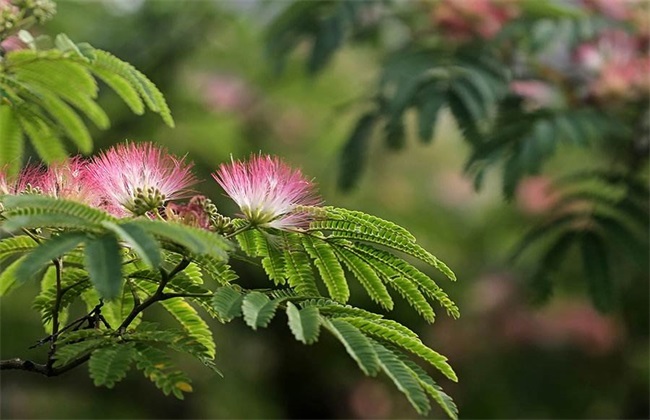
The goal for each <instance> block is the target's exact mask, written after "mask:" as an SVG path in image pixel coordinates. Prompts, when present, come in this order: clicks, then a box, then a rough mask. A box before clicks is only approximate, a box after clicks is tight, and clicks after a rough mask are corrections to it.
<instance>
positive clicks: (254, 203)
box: [212, 156, 321, 230]
mask: <svg viewBox="0 0 650 420" xmlns="http://www.w3.org/2000/svg"><path fill="white" fill-rule="evenodd" d="M212 176H213V177H214V179H215V180H216V181H217V182H218V183H219V185H221V187H222V188H223V189H224V190H225V191H226V194H228V195H229V196H230V198H232V199H233V200H234V201H235V203H237V205H238V206H239V208H240V209H241V211H242V213H243V215H244V217H245V218H246V219H248V221H249V222H250V223H251V224H252V225H254V226H260V227H271V228H275V229H282V230H295V229H300V228H304V227H307V226H308V225H309V222H310V220H311V219H312V217H311V215H310V214H308V213H306V212H304V211H300V210H299V209H298V208H297V207H298V206H315V205H319V204H320V203H321V200H320V198H319V197H318V196H317V195H316V194H315V193H314V185H313V183H312V182H311V181H309V180H307V179H306V178H305V177H304V176H303V175H302V173H301V172H300V171H299V170H297V169H292V168H291V167H289V166H288V165H286V164H285V163H284V162H282V161H281V160H280V159H278V158H273V157H271V156H252V157H251V158H250V160H248V161H247V162H241V161H238V162H235V161H234V160H233V161H232V162H231V163H229V164H222V165H221V166H220V167H219V169H218V170H217V172H216V173H214V174H213V175H212Z"/></svg>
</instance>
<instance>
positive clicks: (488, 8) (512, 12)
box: [432, 0, 519, 40]
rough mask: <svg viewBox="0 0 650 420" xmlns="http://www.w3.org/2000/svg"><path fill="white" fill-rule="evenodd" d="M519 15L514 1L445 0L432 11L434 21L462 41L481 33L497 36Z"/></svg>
mask: <svg viewBox="0 0 650 420" xmlns="http://www.w3.org/2000/svg"><path fill="white" fill-rule="evenodd" d="M518 14H519V10H518V8H517V5H516V3H515V2H513V1H499V0H442V1H441V2H440V3H438V4H437V5H436V7H435V9H434V11H433V15H432V18H433V22H434V24H436V25H437V26H439V27H440V28H442V29H443V31H444V32H445V33H447V34H448V35H449V36H451V37H454V38H457V39H459V40H467V39H469V38H472V37H475V36H479V37H482V38H492V37H494V36H495V35H496V34H497V33H498V32H499V31H500V30H501V28H502V27H503V25H504V24H505V23H506V22H508V21H509V20H511V19H513V18H515V17H516V16H517V15H518Z"/></svg>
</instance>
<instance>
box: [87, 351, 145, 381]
mask: <svg viewBox="0 0 650 420" xmlns="http://www.w3.org/2000/svg"><path fill="white" fill-rule="evenodd" d="M135 354H136V351H135V346H134V344H133V343H125V344H119V345H116V346H111V347H104V348H101V349H97V350H95V351H93V352H92V355H91V356H90V360H89V361H88V371H89V372H90V377H91V378H92V379H93V382H94V384H95V386H102V385H103V386H105V387H107V388H113V387H114V386H115V384H116V383H117V382H119V381H121V380H122V379H124V378H125V377H126V373H127V372H128V370H129V368H130V367H131V363H132V362H133V358H134V357H135Z"/></svg>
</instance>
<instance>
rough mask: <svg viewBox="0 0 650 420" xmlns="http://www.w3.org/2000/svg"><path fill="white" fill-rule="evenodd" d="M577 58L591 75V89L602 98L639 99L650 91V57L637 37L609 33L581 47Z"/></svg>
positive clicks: (623, 32) (609, 31) (620, 31)
mask: <svg viewBox="0 0 650 420" xmlns="http://www.w3.org/2000/svg"><path fill="white" fill-rule="evenodd" d="M575 58H576V61H577V63H578V65H579V66H581V67H582V68H583V69H584V70H585V71H586V72H587V74H588V75H589V90H590V93H591V94H592V95H594V96H595V97H597V98H601V99H610V98H613V99H616V98H636V97H639V96H642V95H648V94H649V93H650V92H649V90H650V80H649V77H650V76H649V70H650V56H649V55H648V51H647V49H646V48H643V43H642V42H641V40H640V39H639V38H637V37H634V36H632V35H631V34H629V33H627V32H625V31H622V30H608V31H605V32H603V33H602V34H601V35H600V36H599V37H598V38H597V39H596V40H594V41H593V42H588V43H585V44H582V45H580V46H579V47H578V48H577V49H576V51H575Z"/></svg>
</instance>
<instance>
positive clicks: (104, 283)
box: [84, 234, 122, 300]
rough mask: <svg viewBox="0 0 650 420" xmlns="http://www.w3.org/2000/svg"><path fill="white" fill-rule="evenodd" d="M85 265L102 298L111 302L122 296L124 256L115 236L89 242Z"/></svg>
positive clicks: (110, 235)
mask: <svg viewBox="0 0 650 420" xmlns="http://www.w3.org/2000/svg"><path fill="white" fill-rule="evenodd" d="M84 264H85V267H86V269H87V270H88V274H89V275H90V281H91V282H92V283H93V285H94V286H95V289H97V292H99V295H100V296H101V297H103V298H104V299H107V300H111V299H115V298H116V297H118V296H119V295H120V291H121V290H122V256H121V254H120V245H119V243H118V242H117V238H116V237H115V236H113V235H112V234H104V235H100V236H98V237H96V238H94V239H91V240H89V241H87V242H86V250H85V258H84Z"/></svg>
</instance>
